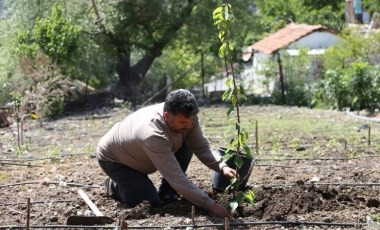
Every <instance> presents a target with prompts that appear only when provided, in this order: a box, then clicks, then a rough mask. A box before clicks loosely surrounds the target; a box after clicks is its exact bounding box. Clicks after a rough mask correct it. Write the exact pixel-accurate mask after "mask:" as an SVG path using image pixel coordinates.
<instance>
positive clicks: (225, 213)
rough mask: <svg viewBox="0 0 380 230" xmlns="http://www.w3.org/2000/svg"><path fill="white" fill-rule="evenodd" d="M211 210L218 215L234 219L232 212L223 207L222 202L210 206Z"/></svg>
mask: <svg viewBox="0 0 380 230" xmlns="http://www.w3.org/2000/svg"><path fill="white" fill-rule="evenodd" d="M210 212H211V213H212V214H213V215H214V216H216V217H220V218H225V217H228V218H229V219H232V216H231V213H230V212H229V211H228V210H227V209H226V208H224V207H222V206H221V205H220V204H218V203H216V202H215V203H213V204H212V205H211V206H210Z"/></svg>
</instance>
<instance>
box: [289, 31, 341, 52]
mask: <svg viewBox="0 0 380 230" xmlns="http://www.w3.org/2000/svg"><path fill="white" fill-rule="evenodd" d="M338 42H339V38H338V36H337V35H335V34H333V33H330V32H314V33H311V34H309V35H307V36H305V37H303V38H301V39H299V40H297V41H295V42H293V43H292V44H290V45H289V46H288V49H299V48H309V49H324V48H327V47H330V46H333V45H336V44H338Z"/></svg>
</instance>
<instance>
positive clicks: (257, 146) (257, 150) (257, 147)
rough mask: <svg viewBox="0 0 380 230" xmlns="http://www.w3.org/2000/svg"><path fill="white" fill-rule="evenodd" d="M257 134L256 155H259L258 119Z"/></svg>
mask: <svg viewBox="0 0 380 230" xmlns="http://www.w3.org/2000/svg"><path fill="white" fill-rule="evenodd" d="M255 135H256V155H259V128H258V125H257V120H256V131H255Z"/></svg>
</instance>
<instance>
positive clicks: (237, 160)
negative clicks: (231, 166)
mask: <svg viewBox="0 0 380 230" xmlns="http://www.w3.org/2000/svg"><path fill="white" fill-rule="evenodd" d="M234 163H235V165H236V166H237V167H238V168H239V169H240V168H241V166H242V165H243V159H242V157H241V155H235V158H234Z"/></svg>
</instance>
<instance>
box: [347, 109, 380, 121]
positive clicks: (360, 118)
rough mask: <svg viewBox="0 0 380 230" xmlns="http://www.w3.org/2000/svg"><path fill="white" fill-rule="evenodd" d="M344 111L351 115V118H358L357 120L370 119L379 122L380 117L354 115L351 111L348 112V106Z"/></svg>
mask: <svg viewBox="0 0 380 230" xmlns="http://www.w3.org/2000/svg"><path fill="white" fill-rule="evenodd" d="M346 113H347V115H349V116H350V117H353V118H356V119H359V120H364V121H371V122H380V119H378V118H373V117H363V116H359V115H355V114H354V113H353V112H350V109H349V108H348V109H347V110H346Z"/></svg>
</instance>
